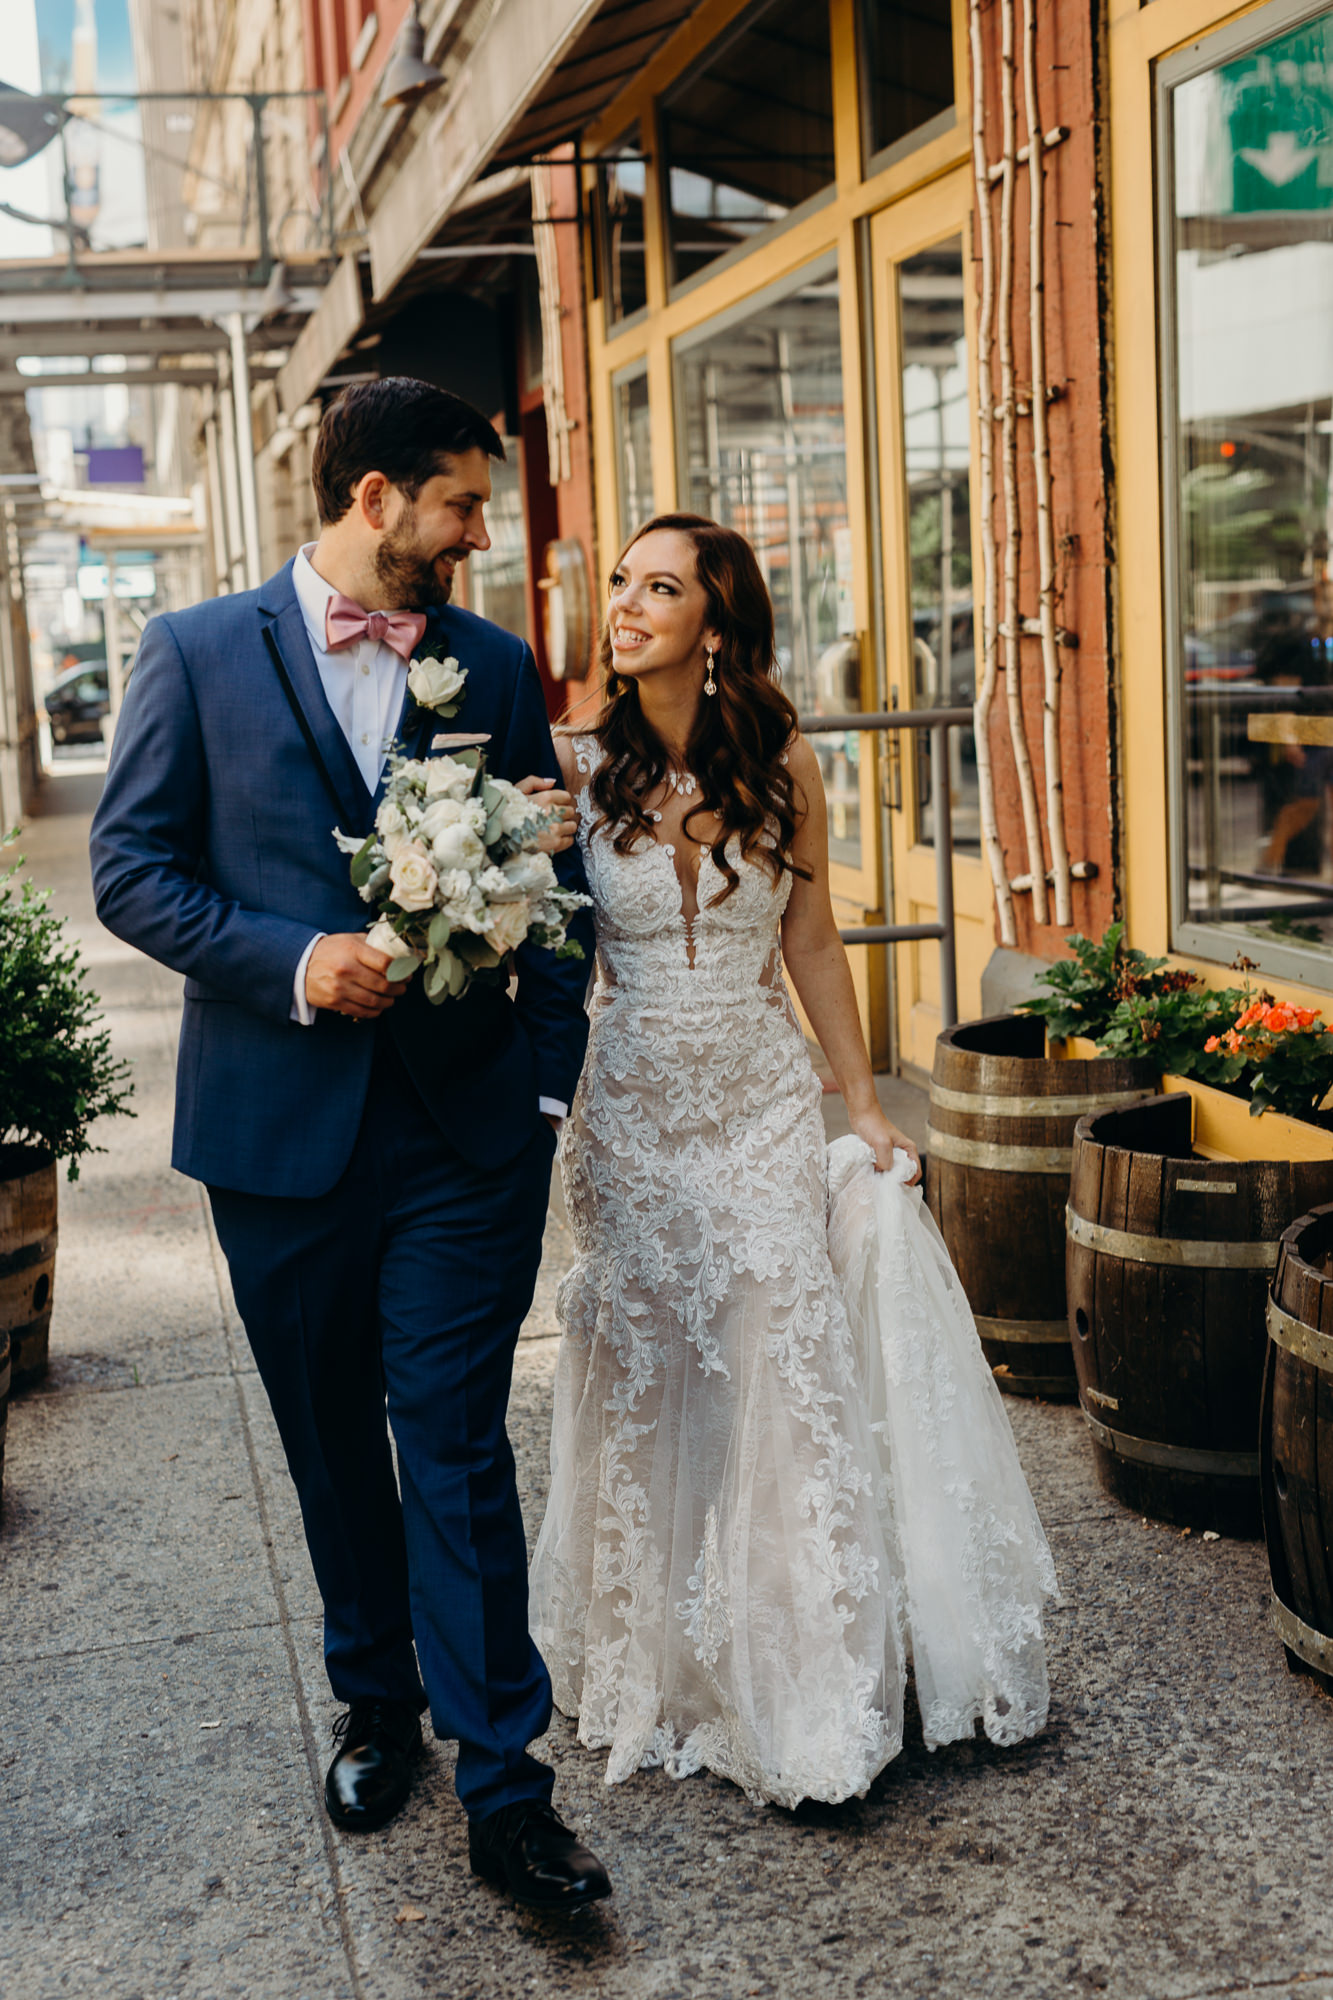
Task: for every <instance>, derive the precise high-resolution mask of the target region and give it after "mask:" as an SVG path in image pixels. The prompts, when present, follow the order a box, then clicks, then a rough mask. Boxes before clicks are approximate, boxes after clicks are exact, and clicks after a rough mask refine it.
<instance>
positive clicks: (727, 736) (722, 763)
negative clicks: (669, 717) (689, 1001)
mask: <svg viewBox="0 0 1333 2000" xmlns="http://www.w3.org/2000/svg"><path fill="white" fill-rule="evenodd" d="M659 528H670V529H673V530H674V531H675V533H677V534H680V535H684V536H685V538H686V540H687V541H688V542H689V543H690V545H691V547H692V548H693V550H694V566H695V572H696V574H697V576H698V578H699V581H700V583H701V584H702V585H703V587H704V590H705V591H706V593H707V596H708V610H707V613H706V618H705V623H706V624H707V625H711V626H712V627H713V629H714V630H715V631H716V632H717V633H718V634H719V635H720V638H721V644H720V646H719V647H718V651H717V656H716V669H715V674H714V678H715V680H716V683H717V693H716V695H711V696H706V697H705V698H704V699H703V700H702V701H701V702H700V704H699V717H698V720H697V722H696V723H695V726H694V733H693V735H692V736H691V737H690V740H689V743H688V745H687V746H686V753H685V755H686V764H687V766H688V768H689V770H690V771H691V772H693V774H694V776H695V778H696V779H697V780H698V785H699V797H698V799H697V801H696V803H695V804H694V805H692V806H691V807H690V809H689V811H688V812H687V813H686V815H685V819H684V823H683V824H684V830H685V832H686V833H687V834H689V831H690V821H691V820H692V819H693V818H694V816H695V814H696V813H708V812H711V813H716V815H717V818H718V822H719V830H718V832H717V835H716V837H715V838H714V839H713V841H712V842H711V843H710V844H709V851H710V853H711V854H712V858H713V862H714V864H715V866H716V867H717V869H718V870H719V872H720V874H721V875H722V878H723V883H722V888H721V889H720V890H719V892H718V893H717V895H716V896H714V897H713V898H712V902H713V903H714V904H717V903H724V902H725V901H726V899H727V897H728V896H730V895H731V894H732V892H733V890H734V889H735V888H736V886H737V884H738V883H739V881H740V877H739V875H738V874H737V872H736V869H735V867H734V866H733V865H732V862H731V860H730V859H729V857H728V855H727V851H726V850H727V843H728V841H729V840H731V839H732V838H735V839H737V840H738V841H739V843H740V851H741V854H742V855H743V857H744V858H745V859H746V860H747V861H749V860H754V861H757V862H758V863H759V864H760V865H761V866H763V867H765V868H767V869H768V871H769V873H770V874H771V875H772V876H773V879H774V881H777V880H778V879H779V878H780V877H781V876H782V875H783V874H784V873H787V874H792V875H800V876H803V877H805V878H806V879H807V880H808V879H809V872H810V871H809V870H808V869H806V868H802V867H801V866H800V865H799V864H798V863H797V862H794V861H793V860H792V857H791V850H792V843H793V842H794V840H795V838H796V833H797V828H798V826H799V823H800V816H801V813H802V810H803V805H804V802H803V801H802V800H800V799H799V798H798V793H797V787H796V786H795V784H794V783H793V780H792V777H791V774H790V772H789V771H788V769H787V766H786V764H785V763H784V762H783V761H782V756H783V752H784V751H785V750H786V748H787V746H788V744H789V743H790V742H791V740H792V738H793V736H794V735H795V734H796V710H795V709H794V708H793V707H792V705H791V703H790V702H789V701H788V699H787V697H786V695H785V694H783V692H782V690H781V688H780V687H779V686H778V682H777V662H776V660H775V659H774V656H773V605H772V602H771V600H770V598H769V595H768V590H767V587H766V585H765V583H764V579H763V577H762V576H761V575H760V572H759V565H758V563H757V562H756V561H755V557H754V550H753V549H752V548H751V547H750V544H749V543H748V542H747V541H746V539H745V537H744V535H738V534H737V533H736V532H735V530H734V529H732V528H723V527H721V526H719V524H718V523H717V522H716V521H709V520H706V519H705V517H704V516H703V515H702V514H658V515H657V516H656V517H655V519H653V520H651V521H645V523H644V525H643V526H642V527H641V528H640V529H639V530H638V531H637V533H635V534H634V535H632V536H631V537H630V539H629V541H628V542H626V544H625V547H624V549H622V551H621V556H620V560H621V561H622V562H623V561H624V559H625V556H626V555H627V554H628V552H629V550H630V549H632V548H633V546H634V544H635V542H638V541H642V539H643V537H644V536H645V535H651V534H653V533H655V532H656V530H657V529H659ZM600 658H601V665H602V675H603V679H604V682H605V693H604V699H603V703H602V708H601V712H600V713H599V715H598V717H597V720H596V722H595V723H594V724H593V725H592V734H593V735H594V736H596V737H597V738H598V739H599V741H600V742H601V745H602V749H603V751H604V752H605V755H604V756H603V759H602V762H601V764H600V766H599V768H598V770H597V771H596V772H595V773H594V775H593V777H592V779H591V781H590V784H589V791H590V793H591V796H592V803H593V805H594V807H595V808H596V810H597V813H598V820H597V825H598V826H599V827H613V828H614V829H615V832H614V836H613V840H612V845H613V846H614V848H615V850H616V852H617V853H618V854H627V853H628V852H629V851H630V849H631V848H632V847H633V846H634V845H635V843H636V841H637V840H638V839H639V837H640V835H642V834H645V833H646V834H648V835H649V836H650V837H651V836H652V832H653V821H652V820H651V819H650V818H649V816H648V814H647V812H646V811H645V810H644V806H643V800H644V799H645V798H647V797H650V796H651V794H652V792H653V790H654V788H655V787H656V786H658V785H660V784H661V783H662V781H663V780H664V778H665V777H666V774H667V770H668V768H669V766H670V762H671V760H670V758H669V757H668V756H667V753H666V749H665V747H664V745H663V743H662V740H661V738H660V737H659V735H658V734H657V731H656V730H655V729H654V728H653V726H652V724H651V723H650V722H648V720H647V719H646V718H645V716H644V713H643V709H642V707H641V706H640V703H639V687H638V682H637V681H635V680H634V679H632V678H630V677H629V676H627V675H622V674H618V673H617V672H616V670H615V668H614V666H613V665H612V655H611V632H610V626H609V624H608V625H607V626H606V627H605V628H604V629H603V632H602V644H601V652H600ZM693 837H694V836H692V835H691V838H693Z"/></svg>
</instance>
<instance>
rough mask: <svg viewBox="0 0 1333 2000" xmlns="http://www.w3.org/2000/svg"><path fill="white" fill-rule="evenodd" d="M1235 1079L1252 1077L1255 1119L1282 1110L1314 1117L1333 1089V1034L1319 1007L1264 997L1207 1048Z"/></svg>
mask: <svg viewBox="0 0 1333 2000" xmlns="http://www.w3.org/2000/svg"><path fill="white" fill-rule="evenodd" d="M1204 1046H1205V1050H1206V1052H1207V1054H1208V1055H1210V1056H1212V1057H1213V1058H1214V1059H1220V1060H1221V1061H1223V1062H1224V1063H1225V1064H1226V1066H1227V1069H1228V1071H1229V1075H1230V1076H1231V1077H1238V1076H1241V1075H1242V1074H1243V1073H1244V1072H1245V1071H1246V1070H1247V1069H1248V1070H1249V1071H1250V1072H1251V1076H1250V1116H1251V1118H1257V1117H1258V1116H1259V1114H1260V1112H1262V1111H1282V1112H1285V1113H1286V1114H1287V1116H1288V1117H1290V1118H1310V1117H1311V1116H1312V1115H1313V1114H1314V1113H1316V1112H1317V1111H1318V1110H1319V1108H1320V1106H1321V1105H1322V1104H1323V1101H1324V1099H1325V1098H1326V1097H1327V1096H1328V1093H1329V1091H1330V1090H1333V1030H1330V1029H1329V1027H1328V1026H1327V1024H1326V1023H1325V1022H1324V1020H1323V1019H1322V1018H1321V1015H1320V1010H1319V1009H1318V1008H1317V1007H1290V1006H1288V1005H1286V1004H1285V1003H1282V1004H1280V1005H1275V1004H1274V1001H1273V997H1272V995H1271V994H1270V993H1261V994H1260V995H1259V997H1258V999H1257V1000H1254V1001H1252V1002H1251V1004H1250V1005H1249V1006H1248V1007H1247V1008H1246V1009H1245V1010H1244V1012H1243V1013H1242V1014H1241V1015H1240V1016H1239V1018H1238V1019H1237V1020H1236V1022H1235V1025H1234V1026H1233V1027H1231V1028H1229V1029H1228V1030H1227V1031H1226V1032H1225V1033H1224V1034H1222V1035H1215V1036H1212V1037H1210V1039H1209V1040H1208V1041H1207V1042H1206V1043H1205V1045H1204Z"/></svg>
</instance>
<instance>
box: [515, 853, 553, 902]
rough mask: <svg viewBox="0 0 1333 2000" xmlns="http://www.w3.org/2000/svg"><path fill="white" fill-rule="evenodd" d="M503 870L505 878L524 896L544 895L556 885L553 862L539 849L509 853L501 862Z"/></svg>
mask: <svg viewBox="0 0 1333 2000" xmlns="http://www.w3.org/2000/svg"><path fill="white" fill-rule="evenodd" d="M503 872H504V875H505V878H506V880H507V881H509V882H510V883H512V885H513V887H514V888H515V889H517V890H519V891H520V893H521V894H523V895H525V896H540V895H544V894H545V893H546V891H547V890H548V889H554V887H555V885H556V873H555V863H554V862H553V861H552V859H551V857H550V855H549V854H543V853H542V852H541V850H540V849H537V850H535V851H534V852H531V853H530V852H528V851H527V850H526V849H525V850H524V852H523V853H521V854H511V855H510V857H509V859H508V861H506V862H505V863H504V864H503Z"/></svg>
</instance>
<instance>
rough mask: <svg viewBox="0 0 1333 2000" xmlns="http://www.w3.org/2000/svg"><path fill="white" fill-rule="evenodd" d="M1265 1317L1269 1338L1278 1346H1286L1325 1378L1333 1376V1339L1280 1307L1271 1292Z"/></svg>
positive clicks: (1289, 1352)
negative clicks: (1325, 1376)
mask: <svg viewBox="0 0 1333 2000" xmlns="http://www.w3.org/2000/svg"><path fill="white" fill-rule="evenodd" d="M1264 1317H1265V1319H1266V1320H1267V1322H1268V1337H1269V1339H1270V1340H1271V1341H1272V1342H1273V1344H1274V1346H1275V1347H1283V1348H1285V1349H1286V1351H1287V1353H1288V1354H1294V1355H1296V1356H1297V1358H1298V1359H1299V1360H1301V1361H1308V1362H1309V1363H1310V1365H1311V1367H1313V1368H1317V1369H1318V1370H1319V1372H1320V1374H1322V1375H1333V1336H1330V1335H1329V1334H1327V1333H1320V1332H1319V1331H1318V1330H1317V1328H1315V1327H1313V1326H1307V1325H1306V1324H1305V1321H1304V1320H1303V1319H1296V1318H1295V1317H1294V1316H1293V1315H1292V1314H1291V1313H1289V1312H1287V1311H1286V1310H1285V1308H1284V1307H1282V1306H1280V1305H1279V1304H1278V1302H1277V1300H1276V1299H1275V1298H1274V1297H1273V1295H1272V1293H1271V1292H1270V1293H1269V1295H1268V1306H1267V1309H1266V1311H1265V1314H1264Z"/></svg>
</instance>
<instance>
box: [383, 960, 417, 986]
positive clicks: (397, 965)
mask: <svg viewBox="0 0 1333 2000" xmlns="http://www.w3.org/2000/svg"><path fill="white" fill-rule="evenodd" d="M416 969H417V961H416V959H415V958H402V957H399V958H391V959H390V960H389V963H388V964H387V965H386V966H385V968H384V977H385V978H386V979H391V980H392V981H393V982H394V984H395V985H397V986H401V985H402V984H403V982H404V981H405V980H408V979H410V978H411V977H412V974H413V973H414V972H415V971H416Z"/></svg>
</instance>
